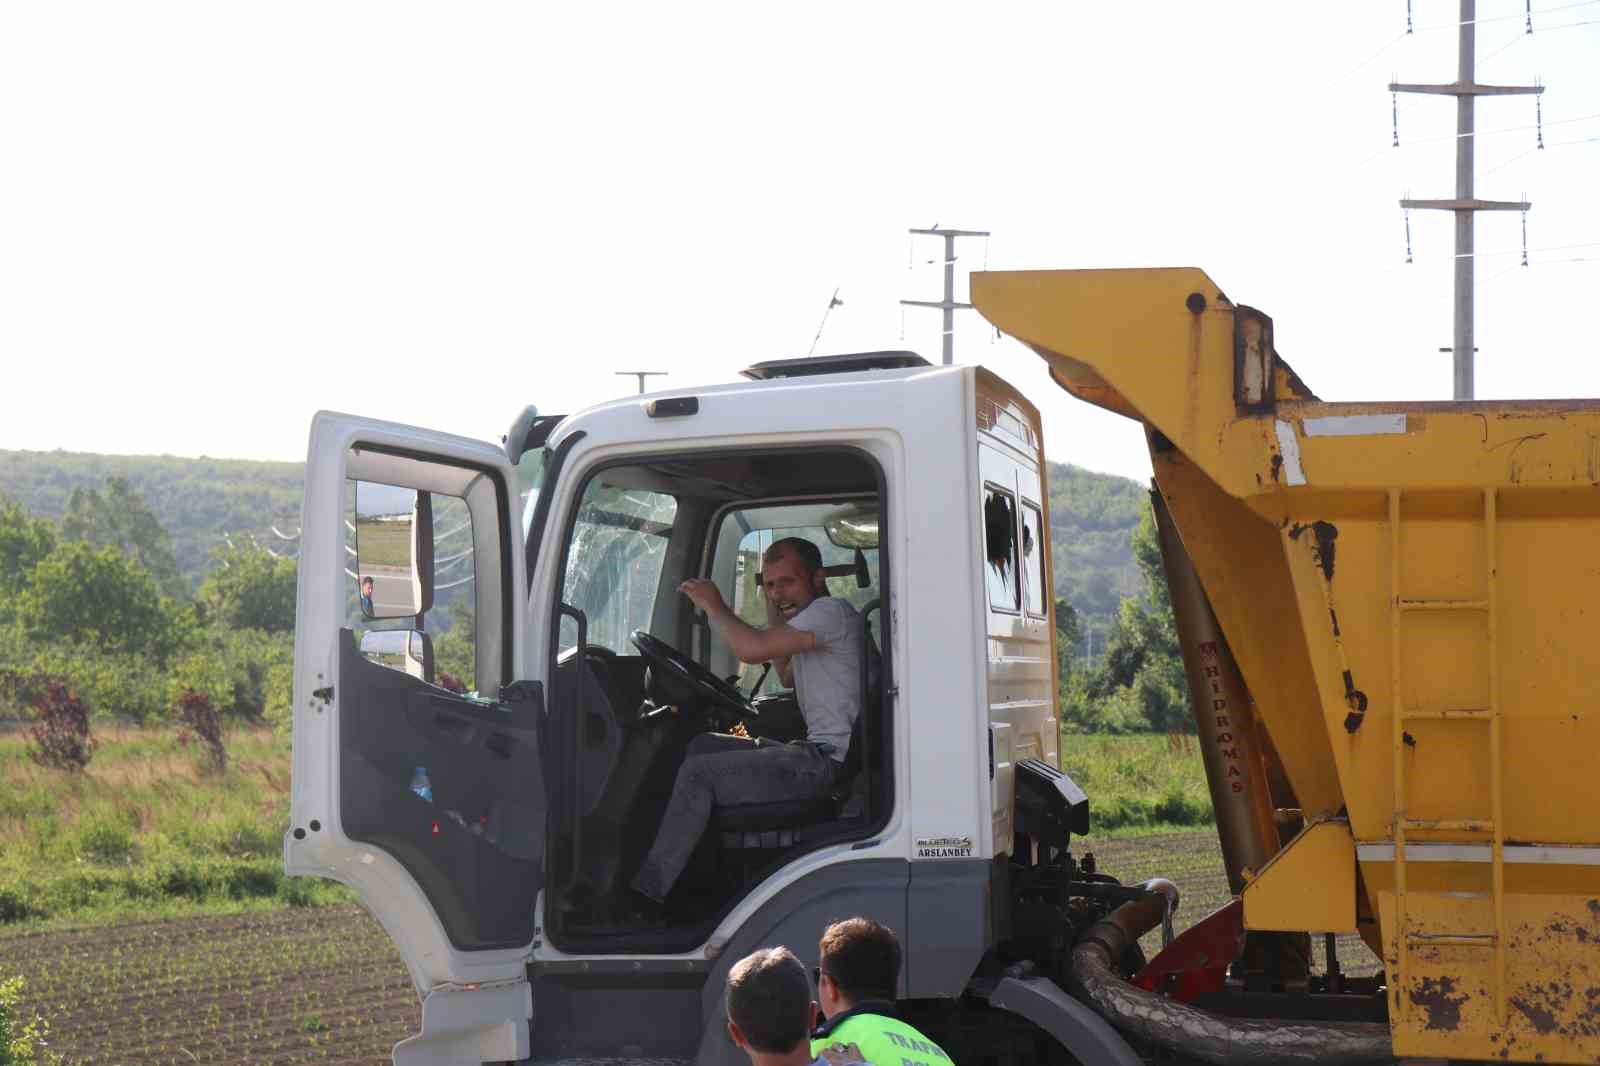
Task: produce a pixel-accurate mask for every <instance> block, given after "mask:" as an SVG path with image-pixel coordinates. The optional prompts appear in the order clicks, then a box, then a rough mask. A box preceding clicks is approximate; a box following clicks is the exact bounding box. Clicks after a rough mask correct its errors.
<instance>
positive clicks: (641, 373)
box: [614, 370, 667, 394]
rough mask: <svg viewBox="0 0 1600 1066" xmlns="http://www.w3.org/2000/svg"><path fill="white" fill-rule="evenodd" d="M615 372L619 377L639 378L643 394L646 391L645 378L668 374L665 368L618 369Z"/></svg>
mask: <svg viewBox="0 0 1600 1066" xmlns="http://www.w3.org/2000/svg"><path fill="white" fill-rule="evenodd" d="M614 373H615V374H616V376H617V377H619V378H638V379H639V392H640V393H641V394H642V393H643V392H644V379H645V378H664V377H666V376H667V372H666V371H665V370H617V371H614Z"/></svg>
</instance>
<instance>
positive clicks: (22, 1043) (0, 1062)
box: [0, 977, 61, 1066]
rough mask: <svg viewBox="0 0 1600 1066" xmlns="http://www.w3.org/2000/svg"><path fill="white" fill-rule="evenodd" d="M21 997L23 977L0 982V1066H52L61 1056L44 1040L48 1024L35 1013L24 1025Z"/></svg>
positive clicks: (47, 1033)
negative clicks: (20, 1003)
mask: <svg viewBox="0 0 1600 1066" xmlns="http://www.w3.org/2000/svg"><path fill="white" fill-rule="evenodd" d="M21 998H22V978H20V977H13V978H11V979H9V980H3V981H0V1066H55V1064H57V1063H59V1062H60V1061H61V1056H60V1055H57V1054H56V1053H55V1052H53V1051H51V1050H50V1047H49V1045H48V1043H47V1042H46V1040H45V1038H46V1037H47V1036H49V1035H50V1023H49V1022H47V1021H45V1020H44V1019H43V1018H42V1017H40V1016H39V1015H38V1014H35V1015H34V1016H33V1017H32V1018H31V1019H30V1020H28V1021H27V1022H23V1020H22V1015H21V1008H20V1007H19V1006H18V1001H19V1000H20V999H21Z"/></svg>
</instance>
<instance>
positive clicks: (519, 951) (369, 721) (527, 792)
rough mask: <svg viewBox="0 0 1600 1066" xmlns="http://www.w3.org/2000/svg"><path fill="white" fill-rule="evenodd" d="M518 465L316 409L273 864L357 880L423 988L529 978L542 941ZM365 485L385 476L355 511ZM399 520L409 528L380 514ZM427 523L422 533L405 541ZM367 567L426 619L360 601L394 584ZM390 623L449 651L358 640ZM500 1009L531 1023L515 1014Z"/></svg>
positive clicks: (538, 768)
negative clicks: (407, 592) (387, 647)
mask: <svg viewBox="0 0 1600 1066" xmlns="http://www.w3.org/2000/svg"><path fill="white" fill-rule="evenodd" d="M514 478H515V472H514V470H513V468H512V467H511V465H510V464H509V463H508V462H507V461H506V459H505V455H504V453H503V452H502V451H501V450H500V449H499V448H496V447H494V446H493V445H490V444H486V443H484V442H481V441H473V440H468V439H465V438H461V437H455V436H451V435H448V434H442V433H434V432H430V431H428V430H421V429H416V428H413V427H408V426H398V425H394V424H391V423H384V422H376V421H372V420H368V419H360V418H354V417H351V416H346V415H334V414H328V413H323V414H319V415H318V416H317V417H316V419H315V420H314V421H313V423H312V432H311V443H310V448H309V452H308V456H307V465H306V494H305V504H304V509H303V512H302V522H301V525H302V534H301V545H302V551H301V557H300V573H299V587H298V599H297V603H296V627H295V685H294V703H295V715H294V768H293V779H292V801H291V812H290V828H289V834H288V836H287V837H286V840H285V849H284V856H285V866H286V867H287V869H288V871H289V872H290V873H292V874H311V875H316V876H321V877H329V878H333V879H335V880H339V881H342V882H344V883H346V884H348V885H351V886H352V887H353V888H355V889H356V891H357V892H358V893H359V894H360V896H361V899H362V901H363V902H364V903H365V904H366V906H367V907H368V909H370V910H371V911H372V913H373V914H374V916H375V917H377V918H378V919H379V921H380V922H382V924H383V926H384V928H385V930H386V931H387V932H388V933H389V934H390V936H391V937H392V938H393V939H394V942H395V945H396V947H397V948H398V949H399V952H400V955H401V957H402V959H404V961H405V962H406V965H407V967H408V969H409V970H410V972H411V975H412V979H413V981H414V982H415V984H416V986H417V988H418V990H419V992H422V993H423V994H425V995H426V994H428V993H430V991H432V990H435V989H437V988H438V987H439V986H441V985H452V986H469V985H477V984H479V983H483V982H500V981H520V980H522V979H523V978H524V972H523V962H524V960H525V959H526V957H527V954H528V952H529V950H530V949H531V945H532V941H533V938H534V927H535V923H536V911H535V906H536V901H537V897H538V892H539V889H540V887H541V885H542V882H543V865H544V817H545V808H546V801H545V796H544V774H543V767H542V764H541V760H540V753H539V749H540V744H539V741H540V736H539V730H540V729H541V728H542V714H543V703H542V695H543V692H542V688H541V687H540V685H539V683H538V682H539V680H540V679H535V678H531V677H529V676H528V674H527V672H526V669H525V655H526V652H525V645H526V639H525V634H524V632H523V629H524V615H525V611H526V607H525V604H526V584H525V579H524V576H523V567H524V561H523V553H522V544H521V528H520V523H518V522H515V521H514V520H513V518H512V510H511V508H512V506H513V500H514V498H515V497H514V492H515V489H514V486H515V484H516V482H515V480H514ZM358 482H360V483H369V484H375V485H380V486H387V487H388V488H386V489H385V490H384V491H383V492H380V493H376V494H371V493H369V497H368V498H370V499H373V500H376V501H377V503H375V504H373V505H371V506H368V507H367V508H366V510H365V511H364V512H363V511H360V510H357V511H354V512H352V511H350V510H349V508H351V507H352V506H353V504H352V501H353V500H355V499H356V497H357V493H356V491H355V486H356V484H357V483H358ZM405 492H412V493H414V494H416V495H417V496H421V495H424V494H426V495H427V496H428V497H429V499H428V501H426V503H425V504H417V503H415V502H412V501H411V499H410V497H406V496H404V493H405ZM385 493H387V495H388V497H392V500H399V501H400V502H399V503H394V502H392V500H389V501H388V502H386V498H385ZM430 508H431V512H432V515H433V517H434V519H436V521H434V522H432V523H431V524H430V522H429V521H427V520H426V519H425V517H424V516H425V515H426V514H427V513H428V512H429V510H430ZM405 515H410V516H411V526H410V531H409V532H407V533H406V534H405V535H404V536H402V535H400V534H399V533H395V532H393V530H392V528H386V525H387V526H389V527H392V526H393V525H395V524H399V523H402V522H404V521H405V520H406V519H405V518H404V516H405ZM356 525H360V526H361V527H362V533H363V536H360V537H357V536H355V535H354V534H353V529H354V527H355V526H356ZM419 536H420V537H423V538H424V539H426V540H427V543H418V542H415V541H413V543H412V544H411V546H410V547H409V548H408V547H406V544H407V537H411V538H416V537H419ZM435 540H436V542H437V543H434V541H435ZM436 547H437V549H438V550H437V551H435V550H434V549H435V548H436ZM369 575H376V576H377V578H378V581H377V582H375V583H374V584H375V585H381V583H382V582H383V581H388V582H390V583H391V584H392V585H393V586H395V587H404V586H406V585H407V584H411V585H414V586H415V587H417V588H418V589H419V590H420V591H419V594H418V595H416V596H415V597H414V598H412V599H410V600H409V601H408V602H410V603H411V604H413V605H414V606H417V607H420V608H422V611H421V613H419V614H417V615H415V616H410V615H405V616H400V617H393V618H387V617H384V616H385V615H386V614H389V613H392V612H387V611H374V610H369V609H367V608H366V607H365V604H364V603H363V602H362V601H363V600H364V599H368V598H373V597H376V598H378V599H382V598H383V597H384V596H385V595H387V592H386V590H385V589H383V588H381V587H374V588H373V589H372V591H371V592H368V591H367V587H364V586H363V585H362V583H361V579H362V578H363V577H367V576H369ZM435 593H437V597H435V595H434V594H435ZM389 598H390V599H393V597H392V596H391V597H389ZM401 627H404V629H406V630H409V631H412V632H413V633H416V634H420V635H419V636H418V637H416V638H415V639H416V640H417V641H419V642H420V641H422V640H423V639H427V640H428V641H431V647H432V648H433V649H435V650H436V651H437V653H438V657H439V659H440V660H441V662H442V663H447V664H448V663H454V664H455V665H450V666H449V668H448V669H446V668H445V666H444V665H441V667H440V669H438V670H437V671H429V670H426V669H424V670H411V669H408V668H406V666H405V665H404V664H403V663H399V664H397V663H396V662H395V661H393V657H391V661H390V662H389V664H388V665H385V664H384V662H385V661H384V659H383V658H382V657H376V658H368V657H366V656H364V655H363V654H362V653H361V651H360V640H361V634H362V632H363V631H383V630H385V629H389V628H395V629H399V628H401ZM386 639H387V638H386ZM408 639H410V638H408ZM376 643H379V642H371V641H369V644H376ZM430 674H431V675H432V676H431V677H430V676H429V675H430ZM418 675H421V676H418ZM513 681H517V682H522V683H521V684H517V685H514V686H511V687H510V688H504V687H503V686H506V685H507V684H508V683H509V682H513ZM503 692H504V693H507V694H513V693H514V694H515V695H516V696H517V697H518V698H517V700H516V701H515V702H507V698H506V697H503V696H502V693H503ZM513 998H515V997H513ZM506 1020H507V1022H509V1023H511V1024H512V1026H513V1028H516V1027H519V1026H520V1027H522V1028H521V1031H522V1032H523V1033H524V1034H525V1032H526V1022H527V1018H526V1017H525V1016H523V1017H519V1018H512V1019H506Z"/></svg>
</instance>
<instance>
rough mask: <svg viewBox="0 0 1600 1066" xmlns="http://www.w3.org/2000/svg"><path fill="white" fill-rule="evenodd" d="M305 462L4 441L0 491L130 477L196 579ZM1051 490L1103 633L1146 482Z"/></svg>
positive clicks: (291, 521)
mask: <svg viewBox="0 0 1600 1066" xmlns="http://www.w3.org/2000/svg"><path fill="white" fill-rule="evenodd" d="M303 469H304V468H303V465H302V464H300V463H263V462H252V461H249V460H243V459H206V458H200V459H182V458H177V457H174V456H127V455H91V454H84V453H75V452H61V451H56V452H25V451H0V493H5V494H8V495H10V496H13V497H15V498H16V499H18V500H20V501H21V502H22V504H23V506H25V507H27V508H28V510H30V511H32V512H33V513H35V514H39V515H44V516H46V517H48V518H54V519H59V518H60V517H61V515H62V514H63V513H64V512H65V511H66V508H67V501H68V500H69V499H71V497H72V490H73V489H75V488H80V487H81V488H99V487H100V486H101V485H103V484H104V483H105V480H106V479H107V478H111V477H123V478H126V479H127V480H128V482H129V483H130V484H131V485H132V486H133V488H134V489H135V490H136V491H137V492H138V493H139V494H140V495H141V496H143V497H144V499H145V502H146V503H147V504H149V506H150V509H151V510H152V511H154V512H155V514H156V515H157V516H158V517H159V518H160V520H161V523H162V525H163V526H165V528H166V530H167V532H168V533H169V534H170V535H171V537H172V542H173V548H174V551H175V553H176V555H177V559H178V569H179V571H180V572H181V573H182V574H183V576H184V577H185V578H186V579H187V581H188V582H189V585H190V587H191V588H193V587H194V586H196V585H198V584H199V581H200V578H201V577H202V576H203V575H204V573H205V571H206V569H207V566H208V564H209V556H210V551H211V549H212V548H213V547H215V546H216V545H218V544H219V543H221V542H222V538H223V535H224V534H230V535H231V536H232V537H233V538H234V540H235V541H236V542H238V541H241V540H243V541H248V540H249V538H251V537H254V538H256V540H257V541H259V542H260V543H261V544H263V545H265V546H267V547H273V546H274V545H276V544H278V543H279V541H278V538H277V535H276V534H275V533H274V532H273V528H274V527H276V528H277V530H278V531H280V532H282V533H285V534H292V533H294V532H295V531H296V530H297V529H298V528H299V524H300V518H299V515H300V495H301V492H302V486H303V481H304V475H303ZM1049 491H1050V532H1051V538H1052V543H1053V547H1054V559H1055V586H1056V595H1057V596H1063V597H1065V598H1066V599H1068V600H1070V601H1071V603H1072V605H1073V606H1074V607H1076V608H1077V609H1078V614H1079V618H1080V624H1081V625H1082V626H1083V628H1084V631H1085V633H1086V634H1087V633H1088V632H1089V629H1090V627H1091V626H1092V628H1093V631H1094V633H1095V634H1096V636H1097V637H1103V636H1104V634H1105V632H1106V630H1107V628H1108V627H1109V625H1110V621H1111V619H1112V618H1113V617H1115V615H1116V612H1117V605H1118V603H1119V602H1120V601H1121V599H1122V597H1123V596H1128V595H1132V594H1134V593H1136V592H1138V591H1139V569H1138V567H1137V566H1135V565H1134V562H1133V553H1132V551H1131V550H1130V548H1129V544H1128V535H1129V533H1130V532H1131V531H1132V530H1133V527H1134V526H1136V525H1138V523H1139V513H1140V509H1141V508H1142V507H1143V506H1144V501H1145V490H1144V488H1143V487H1141V486H1140V485H1139V484H1138V482H1135V481H1130V480H1128V479H1127V478H1122V477H1115V476H1112V475H1110V474H1096V473H1092V472H1090V471H1088V470H1084V469H1083V468H1081V467H1076V466H1070V465H1065V464H1061V463H1051V464H1049Z"/></svg>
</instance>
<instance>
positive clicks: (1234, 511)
mask: <svg viewBox="0 0 1600 1066" xmlns="http://www.w3.org/2000/svg"><path fill="white" fill-rule="evenodd" d="M972 300H973V303H974V304H975V305H976V306H977V308H978V309H979V310H980V311H981V312H982V313H983V314H984V315H985V316H986V317H987V318H988V319H989V320H990V321H991V322H993V323H994V324H995V325H996V326H997V327H998V328H1000V329H1001V330H1003V331H1005V332H1007V333H1009V334H1011V335H1012V336H1015V337H1017V338H1018V339H1020V340H1021V341H1023V342H1024V343H1026V344H1028V345H1029V346H1031V347H1032V348H1033V349H1034V350H1035V351H1037V352H1038V353H1039V354H1040V356H1042V357H1043V358H1044V359H1045V361H1046V362H1047V363H1048V364H1049V367H1050V372H1051V375H1052V376H1053V377H1054V378H1055V380H1056V381H1057V382H1059V383H1060V384H1061V385H1062V386H1063V387H1064V388H1066V389H1067V390H1069V391H1070V392H1072V393H1074V394H1075V395H1077V396H1079V397H1081V398H1083V399H1085V400H1088V401H1089V402H1091V403H1095V404H1098V405H1100V406H1102V407H1106V408H1109V409H1110V410H1113V411H1117V412H1119V413H1121V414H1124V415H1127V416H1129V417H1131V418H1136V419H1138V420H1140V421H1142V422H1143V423H1144V424H1145V426H1146V427H1147V433H1148V435H1149V439H1150V443H1151V456H1152V461H1153V464H1154V469H1155V479H1156V483H1157V487H1158V489H1159V491H1160V492H1161V494H1162V496H1163V498H1164V499H1165V501H1166V503H1167V506H1168V508H1169V509H1170V511H1171V513H1172V516H1173V518H1174V520H1175V522H1176V524H1177V527H1178V530H1179V532H1180V534H1181V537H1182V541H1183V545H1184V548H1185V549H1186V550H1187V552H1188V554H1189V555H1190V556H1191V557H1192V560H1193V562H1194V565H1195V567H1196V570H1197V571H1198V573H1199V575H1200V578H1201V582H1202V584H1203V586H1204V589H1205V593H1206V596H1207V598H1208V599H1209V600H1210V604H1211V607H1212V608H1213V610H1214V611H1215V613H1216V615H1217V618H1218V620H1219V621H1220V623H1221V626H1222V629H1223V631H1224V633H1225V634H1226V637H1227V640H1228V643H1229V644H1230V646H1231V648H1232V651H1233V653H1234V656H1235V657H1236V658H1237V661H1238V664H1239V667H1240V670H1241V672H1242V674H1243V677H1244V681H1245V684H1246V685H1247V687H1248V689H1249V693H1250V697H1251V699H1252V701H1253V702H1254V704H1255V708H1256V712H1257V718H1258V720H1259V721H1260V723H1261V724H1262V727H1263V728H1264V729H1265V730H1266V732H1267V734H1268V738H1269V739H1270V742H1271V743H1270V746H1269V747H1268V748H1267V749H1266V750H1268V751H1269V752H1270V751H1275V752H1276V756H1277V758H1278V760H1280V761H1281V770H1282V771H1283V773H1284V775H1286V776H1287V779H1288V783H1289V785H1290V786H1291V788H1292V793H1293V796H1292V800H1291V801H1290V802H1292V803H1294V804H1297V805H1298V807H1299V809H1300V810H1302V811H1303V813H1304V823H1305V825H1306V829H1305V831H1304V832H1302V833H1301V834H1300V835H1299V836H1297V837H1295V838H1294V839H1293V840H1291V841H1290V842H1289V844H1288V845H1287V846H1286V847H1285V848H1284V850H1283V851H1282V852H1280V853H1279V854H1278V856H1277V857H1276V858H1275V859H1274V860H1273V861H1272V862H1271V863H1269V864H1267V865H1266V866H1265V867H1264V868H1263V869H1262V870H1259V871H1251V872H1250V876H1251V880H1250V882H1249V884H1248V886H1247V887H1246V889H1245V891H1244V901H1245V921H1246V924H1247V926H1248V927H1251V928H1257V929H1274V930H1285V931H1300V932H1308V933H1323V932H1355V931H1360V932H1361V933H1362V934H1363V936H1364V937H1365V938H1366V939H1367V942H1368V943H1369V944H1371V945H1372V946H1373V948H1374V950H1376V951H1378V952H1379V953H1380V954H1381V956H1382V958H1383V960H1384V963H1385V969H1386V972H1387V975H1388V986H1389V1017H1390V1025H1391V1027H1392V1030H1393V1036H1394V1049H1395V1053H1396V1054H1398V1055H1416V1056H1441V1057H1446V1056H1448V1057H1458V1058H1483V1059H1488V1058H1494V1059H1509V1060H1511V1061H1534V1060H1536V1059H1537V1060H1543V1061H1547V1062H1594V1061H1597V1060H1600V807H1597V794H1600V787H1597V786H1600V669H1597V668H1600V652H1597V651H1596V643H1597V641H1600V632H1597V627H1596V623H1597V622H1600V402H1596V401H1588V400H1561V401H1506V402H1474V403H1389V404H1385V403H1323V402H1321V401H1319V400H1317V399H1316V398H1315V397H1314V396H1313V395H1312V394H1311V393H1310V391H1309V390H1307V389H1306V388H1305V386H1304V385H1303V384H1301V382H1300V381H1299V379H1298V378H1297V377H1296V376H1295V374H1294V372H1293V371H1292V370H1290V369H1289V367H1288V366H1287V365H1286V364H1285V363H1283V362H1282V361H1281V360H1280V359H1278V357H1277V355H1276V352H1275V351H1274V349H1273V345H1272V323H1271V320H1270V319H1268V318H1267V317H1266V316H1265V315H1262V314H1261V313H1259V312H1256V311H1253V310H1251V309H1250V308H1246V307H1241V306H1237V305H1235V304H1233V303H1231V302H1230V301H1229V300H1228V299H1227V298H1226V297H1225V296H1224V295H1223V294H1222V292H1221V291H1220V290H1219V289H1218V288H1217V286H1216V284H1215V283H1214V282H1212V281H1211V280H1210V279H1209V278H1207V277H1206V275H1205V274H1204V273H1202V272H1201V271H1199V270H1195V269H1162V270H1100V271H1039V272H1017V273H982V274H974V275H973V277H972ZM1274 769H1275V770H1276V769H1278V768H1277V767H1274ZM1352 867H1353V868H1354V871H1355V874H1356V875H1355V876H1353V875H1352Z"/></svg>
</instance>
